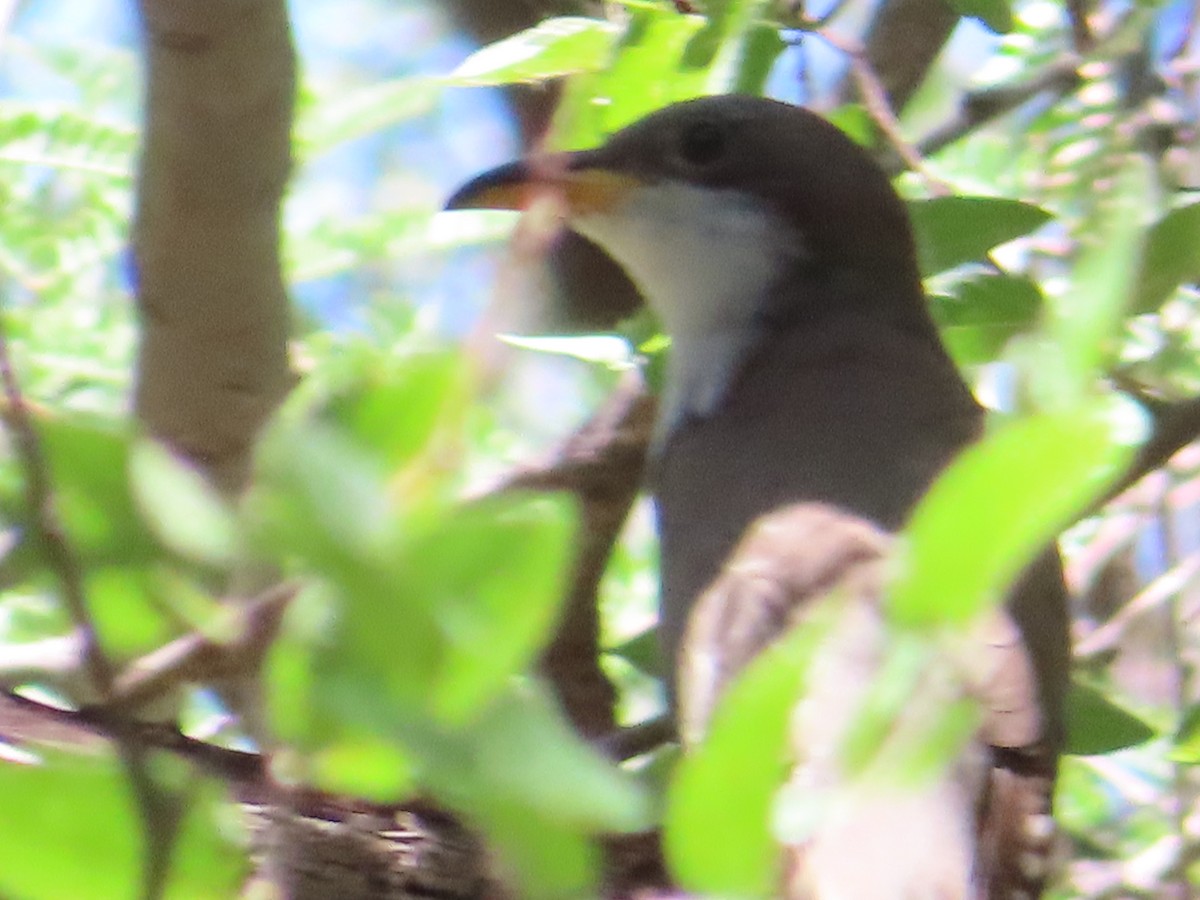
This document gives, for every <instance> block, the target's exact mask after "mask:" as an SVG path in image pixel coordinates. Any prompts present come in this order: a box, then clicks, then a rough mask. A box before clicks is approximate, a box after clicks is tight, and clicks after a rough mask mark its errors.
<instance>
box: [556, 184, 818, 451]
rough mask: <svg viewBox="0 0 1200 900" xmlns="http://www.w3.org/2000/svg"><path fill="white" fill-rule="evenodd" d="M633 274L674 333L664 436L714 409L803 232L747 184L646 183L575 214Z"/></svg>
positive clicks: (799, 249)
mask: <svg viewBox="0 0 1200 900" xmlns="http://www.w3.org/2000/svg"><path fill="white" fill-rule="evenodd" d="M571 226H572V227H573V228H574V229H575V230H576V231H578V232H579V233H580V234H582V235H584V237H587V238H588V239H590V240H592V241H594V242H595V243H597V244H599V245H600V246H601V247H603V248H604V250H605V251H606V252H608V254H609V255H611V256H612V257H613V259H615V260H616V261H617V262H618V263H620V265H621V266H622V268H624V269H625V271H626V273H627V274H628V275H629V277H630V278H631V279H632V280H633V282H634V284H635V285H636V286H637V288H638V290H640V291H641V292H642V295H643V296H644V297H645V298H646V301H647V302H648V303H649V304H650V306H651V308H652V309H653V310H654V311H655V313H656V314H657V315H658V316H659V318H660V319H661V320H662V323H663V328H664V329H665V330H666V332H667V335H668V336H669V337H670V338H671V349H670V351H669V352H670V354H671V356H670V358H669V360H668V363H667V385H666V391H665V395H664V397H663V400H662V406H661V413H660V414H659V420H658V427H657V437H658V439H659V441H660V442H661V441H662V440H663V439H665V438H666V437H667V436H668V435H669V434H670V432H671V431H672V430H673V429H674V428H675V427H676V426H677V425H678V424H679V423H680V422H681V421H682V420H683V419H684V418H685V417H686V416H689V415H694V416H701V417H703V416H707V415H710V414H711V413H712V412H713V411H714V410H715V409H716V408H717V406H718V404H719V403H720V402H721V400H722V398H723V397H724V395H725V392H726V391H727V389H728V388H729V385H730V383H731V381H732V380H733V378H734V376H735V375H736V374H737V372H738V369H739V367H740V365H741V363H742V361H743V360H744V359H745V357H746V354H747V353H748V352H749V351H750V349H751V347H752V346H753V345H754V344H755V342H756V341H757V340H758V337H759V328H760V325H759V316H758V314H759V312H760V309H761V306H762V304H763V303H764V302H765V301H766V298H767V296H768V292H769V291H770V289H771V288H772V286H773V285H774V283H775V281H776V280H777V279H778V278H779V276H780V274H781V273H782V272H784V271H785V270H786V268H787V267H788V266H789V264H790V261H791V260H793V259H795V258H796V257H798V256H801V255H803V254H804V252H805V251H804V246H803V243H802V242H801V240H800V238H799V235H797V234H796V233H795V231H794V230H792V229H791V228H789V227H788V226H787V225H785V224H784V223H783V222H781V221H780V220H779V219H778V217H776V216H774V215H773V214H772V213H771V212H770V211H769V210H767V209H765V208H764V207H763V206H762V204H760V203H758V202H757V201H756V200H755V199H754V198H753V197H751V196H749V195H748V194H743V193H741V192H738V191H732V190H725V191H718V190H711V189H706V188H701V187H696V186H694V185H689V184H685V183H682V182H663V183H660V184H654V185H647V186H645V187H642V188H639V189H637V190H636V191H635V192H634V193H633V195H632V196H631V197H630V199H629V200H628V201H627V202H625V203H623V204H622V205H621V206H619V207H617V208H615V209H612V210H609V211H607V212H604V213H590V214H587V215H582V216H578V217H575V218H573V219H572V221H571Z"/></svg>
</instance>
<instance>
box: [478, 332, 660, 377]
mask: <svg viewBox="0 0 1200 900" xmlns="http://www.w3.org/2000/svg"><path fill="white" fill-rule="evenodd" d="M499 338H500V340H502V341H503V342H504V343H506V344H509V345H511V346H513V347H520V348H521V349H522V350H534V351H537V352H538V353H550V354H557V355H559V356H569V357H571V358H573V359H579V360H583V361H584V362H589V363H599V364H601V365H604V366H607V367H608V368H610V369H628V368H631V367H632V366H633V365H635V363H636V358H637V356H636V354H635V353H634V352H633V348H631V347H630V346H629V342H628V341H627V340H625V338H623V337H620V336H618V335H615V334H581V335H574V334H572V335H551V336H546V337H542V336H525V335H515V334H502V335H499Z"/></svg>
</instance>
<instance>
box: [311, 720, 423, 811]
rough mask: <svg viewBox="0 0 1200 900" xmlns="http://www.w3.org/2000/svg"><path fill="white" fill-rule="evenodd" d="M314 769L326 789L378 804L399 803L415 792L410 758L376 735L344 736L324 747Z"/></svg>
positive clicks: (316, 758) (315, 755) (313, 773)
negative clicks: (401, 799) (397, 801)
mask: <svg viewBox="0 0 1200 900" xmlns="http://www.w3.org/2000/svg"><path fill="white" fill-rule="evenodd" d="M311 772H312V777H313V779H314V780H315V781H316V782H317V784H319V785H320V786H321V788H323V789H324V790H327V791H332V792H334V793H339V794H349V795H350V796H353V797H364V798H366V799H369V800H374V801H376V802H378V803H388V802H395V800H396V798H398V797H403V796H405V795H407V794H409V793H411V792H412V780H413V772H412V766H411V764H410V763H409V760H408V758H407V757H406V756H405V755H404V754H403V753H401V752H400V750H399V749H398V748H397V747H396V746H395V745H393V744H391V743H388V742H385V741H383V740H381V739H379V738H378V737H375V736H362V737H356V738H354V739H349V738H343V739H341V740H337V741H334V742H333V743H331V744H328V745H327V746H325V747H322V748H321V749H320V750H319V751H318V752H317V753H316V754H314V756H313V759H312V763H311Z"/></svg>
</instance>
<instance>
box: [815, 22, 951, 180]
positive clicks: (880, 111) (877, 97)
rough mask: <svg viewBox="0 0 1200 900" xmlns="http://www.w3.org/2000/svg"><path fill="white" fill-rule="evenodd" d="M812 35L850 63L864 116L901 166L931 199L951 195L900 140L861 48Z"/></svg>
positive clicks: (879, 83) (880, 85)
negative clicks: (919, 181) (919, 180)
mask: <svg viewBox="0 0 1200 900" xmlns="http://www.w3.org/2000/svg"><path fill="white" fill-rule="evenodd" d="M814 34H817V35H819V36H820V37H821V39H822V40H824V41H825V42H826V43H827V44H829V46H831V47H833V48H834V49H835V50H840V51H841V52H842V53H844V54H845V55H846V57H847V59H849V60H850V70H851V72H852V73H853V75H854V80H855V83H856V85H857V86H858V92H859V95H860V96H861V97H862V101H863V105H864V106H865V107H866V108H867V113H868V114H869V115H870V116H871V119H872V120H873V121H874V122H875V125H876V127H878V128H879V130H880V131H881V132H882V133H883V136H884V137H885V138H887V141H888V143H889V144H890V145H891V146H892V149H893V150H894V151H895V152H896V154H897V155H898V156H899V157H900V159H902V160H903V161H904V164H905V165H906V166H907V167H908V168H909V169H911V170H912V171H913V172H915V173H917V174H918V175H920V176H921V178H922V180H924V182H925V184H926V186H927V187H928V189H929V192H930V193H931V194H933V195H934V196H946V195H948V194H951V193H953V189H952V188H951V187H950V186H949V185H947V184H946V183H945V182H944V181H942V180H941V179H939V178H937V177H936V176H935V175H934V174H933V173H932V172H930V171H929V167H928V166H927V165H926V163H925V160H924V158H923V157H922V156H921V153H920V152H919V151H918V150H917V148H916V147H914V146H913V145H912V144H911V143H909V141H908V140H907V139H906V138H905V137H904V132H903V130H902V129H901V127H900V120H899V119H897V118H896V114H895V112H893V110H892V107H891V104H890V103H889V102H888V98H887V90H886V88H884V86H883V82H882V81H881V80H880V78H879V76H878V75H877V74H876V72H875V70H874V69H873V68H872V67H871V62H870V60H869V59H868V58H867V52H866V50H865V48H864V47H863V46H862V45H861V44H859V43H857V42H855V41H852V40H850V39H849V38H844V37H840V36H838V35H836V34H834V33H833V32H831V31H829V30H828V29H819V30H817V31H815V32H814Z"/></svg>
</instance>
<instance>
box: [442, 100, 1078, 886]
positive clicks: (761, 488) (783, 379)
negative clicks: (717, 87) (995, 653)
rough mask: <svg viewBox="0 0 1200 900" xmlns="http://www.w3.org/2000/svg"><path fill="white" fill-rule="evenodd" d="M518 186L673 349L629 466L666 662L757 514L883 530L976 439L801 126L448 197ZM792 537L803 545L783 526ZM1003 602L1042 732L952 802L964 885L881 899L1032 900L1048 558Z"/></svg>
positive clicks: (715, 134) (691, 105)
mask: <svg viewBox="0 0 1200 900" xmlns="http://www.w3.org/2000/svg"><path fill="white" fill-rule="evenodd" d="M536 193H554V194H558V195H559V196H560V197H561V200H562V203H563V205H564V208H565V213H564V215H565V217H566V221H567V224H568V225H569V227H571V228H572V229H574V230H575V231H577V232H579V233H581V234H582V235H584V236H585V237H586V238H588V239H590V240H591V241H593V242H595V243H596V244H598V245H599V246H600V247H602V248H603V249H604V250H605V251H606V252H607V253H608V254H609V255H610V256H611V257H612V258H613V259H614V260H616V262H617V263H619V264H620V265H621V266H622V267H623V268H624V270H625V271H626V272H627V273H628V275H629V276H630V278H631V279H632V281H633V282H634V284H635V285H636V286H637V287H638V289H639V291H640V292H641V293H642V295H643V296H644V297H645V299H646V301H647V302H648V303H649V305H650V306H651V307H652V308H653V310H654V311H655V312H656V313H657V315H658V316H659V318H660V319H661V321H662V324H663V328H664V330H665V331H666V333H667V334H668V335H669V337H670V339H671V347H670V350H669V359H668V366H667V377H666V382H665V388H664V396H663V398H662V402H661V405H660V418H659V422H658V427H657V436H656V444H655V447H654V450H653V453H654V458H653V459H652V460H651V464H650V470H649V471H650V473H651V474H650V479H651V484H652V488H653V492H654V496H655V501H656V505H657V511H658V519H659V531H660V539H661V542H662V553H661V560H662V562H661V567H662V610H661V624H660V629H661V632H662V637H663V643H664V645H665V648H666V650H667V651H668V653H669V654H670V658H672V659H674V657H675V655H676V654H677V652H678V650H679V646H680V642H681V641H682V640H683V635H684V631H685V628H687V623H688V617H689V613H690V611H691V610H692V608H693V606H694V605H695V603H696V600H697V598H699V597H701V595H702V594H703V593H704V592H705V590H706V588H708V587H709V585H710V584H713V582H714V579H717V577H718V575H719V574H721V571H722V566H723V564H724V563H725V562H726V560H727V559H728V558H729V557H730V555H731V554H732V553H733V551H734V549H735V547H737V545H738V542H739V540H740V539H741V538H742V536H743V535H744V534H745V533H746V532H747V530H748V529H749V528H750V526H751V524H752V523H754V522H755V520H756V519H758V518H759V517H760V516H763V515H764V514H767V513H771V512H772V511H774V510H778V509H780V508H782V507H785V506H787V505H789V504H796V503H799V502H812V501H817V502H819V503H820V504H827V505H829V506H830V507H833V508H836V509H837V510H839V511H844V512H845V513H849V514H852V517H859V518H861V519H864V520H866V522H868V523H873V525H872V526H867V527H875V526H878V527H880V528H882V529H885V530H888V531H893V530H896V529H898V528H899V527H901V526H902V525H903V524H904V522H905V520H906V518H907V517H908V515H909V513H910V512H911V510H912V508H913V505H914V504H915V502H916V501H917V500H918V498H919V497H920V496H921V495H922V493H923V492H924V491H925V490H926V488H927V487H928V485H929V484H930V482H931V481H932V480H933V478H934V477H935V476H936V475H937V473H938V472H939V471H940V470H941V469H942V467H943V466H945V465H946V463H947V462H948V461H949V460H950V459H951V458H952V457H953V456H954V454H955V453H956V452H957V451H958V450H959V449H961V448H962V447H963V446H964V445H965V444H967V443H969V442H970V441H972V440H974V439H975V438H976V437H977V436H978V435H979V433H980V429H981V424H982V418H983V413H982V410H981V409H980V407H979V406H978V405H977V404H976V402H975V400H974V399H973V397H972V395H971V393H970V391H969V390H968V388H967V387H966V385H965V384H964V382H963V381H962V379H961V377H960V375H959V373H958V372H957V370H956V369H955V367H954V364H953V363H952V362H951V360H950V359H949V357H948V356H947V354H946V352H945V351H944V349H943V347H942V344H941V342H940V339H939V336H938V333H937V330H936V328H935V326H934V324H933V322H932V320H931V319H930V316H929V313H928V311H927V309H926V304H925V299H924V295H923V291H922V286H921V279H920V274H919V272H918V269H917V263H916V254H915V250H914V244H913V238H912V233H911V228H910V225H909V221H908V217H907V214H906V211H905V208H904V205H903V204H902V202H901V201H900V199H899V198H898V197H897V195H896V194H895V192H894V191H893V189H892V187H891V185H890V183H889V181H888V179H887V177H886V175H885V174H884V173H883V172H882V171H881V170H880V169H879V168H878V166H876V165H875V163H874V162H873V161H872V160H871V158H870V157H869V156H868V154H867V153H866V152H864V151H863V150H862V149H861V148H859V147H858V146H857V145H855V144H854V143H853V142H852V141H851V140H849V139H848V138H847V137H846V136H845V135H843V134H842V133H841V132H840V131H839V130H838V129H837V128H835V127H833V126H832V125H830V124H829V123H827V122H825V121H824V120H822V119H821V118H820V117H818V116H816V115H814V114H812V113H809V112H807V111H805V110H802V109H800V108H797V107H793V106H789V105H786V104H782V103H778V102H774V101H770V100H763V99H759V98H751V97H740V96H729V97H711V98H704V99H700V100H695V101H691V102H687V103H681V104H677V105H675V106H671V107H668V108H666V109H664V110H662V111H660V112H657V113H655V114H653V115H651V116H649V117H647V118H645V119H643V120H642V121H640V122H638V123H636V124H634V125H633V126H631V127H629V128H626V129H625V130H623V131H620V132H618V133H617V134H615V135H613V136H612V138H611V139H610V140H609V141H608V142H607V143H606V144H604V145H603V146H602V147H600V148H598V149H595V150H589V151H583V152H576V153H567V154H556V155H548V156H545V157H541V158H534V159H530V160H526V161H521V162H517V163H513V164H510V165H507V166H503V167H501V168H498V169H495V170H493V171H491V172H488V173H486V174H484V175H481V176H479V177H478V178H476V179H474V180H473V181H471V182H470V183H469V184H467V185H466V186H464V187H463V188H462V189H461V190H459V191H458V192H457V193H456V194H455V195H454V197H453V198H451V200H450V202H449V207H450V208H452V209H453V208H466V207H492V208H504V209H515V208H521V207H523V206H524V205H525V204H526V202H527V201H528V199H529V198H530V197H532V196H533V195H534V194H536ZM964 514H966V515H986V514H987V512H986V510H964ZM863 524H864V525H865V524H866V523H863ZM852 530H853V529H852ZM802 531H803V529H801V532H802ZM786 533H787V532H786V530H785V532H784V534H785V535H786ZM795 542H799V545H800V546H799V550H800V552H801V553H803V552H804V542H805V538H804V536H803V534H802V533H797V534H796V535H795ZM785 543H786V542H785ZM792 549H793V550H795V549H796V545H795V544H794V543H793V547H792ZM1009 610H1010V611H1011V614H1012V617H1013V620H1015V622H1016V623H1017V626H1018V628H1019V629H1020V633H1021V635H1022V637H1023V639H1024V643H1025V645H1026V647H1027V649H1028V656H1029V658H1030V659H1031V660H1032V667H1033V673H1034V680H1035V681H1036V684H1037V694H1038V696H1037V698H1036V703H1037V705H1038V707H1039V714H1040V715H1039V719H1038V722H1039V724H1038V731H1040V735H1039V737H1038V739H1037V740H1036V741H1030V742H1029V743H1028V745H1027V746H1019V747H1011V746H1005V743H1006V742H1004V741H996V742H994V745H993V747H992V750H991V752H990V758H989V765H990V766H991V772H992V777H991V778H990V779H985V780H984V781H985V783H984V784H982V785H980V787H979V796H978V797H976V798H975V802H974V805H973V807H972V808H973V810H974V812H973V813H972V814H973V815H974V816H975V817H976V821H975V822H973V823H972V826H973V830H974V832H975V834H974V835H973V838H972V839H973V841H974V842H975V849H974V851H973V852H974V853H975V856H976V859H975V860H974V862H973V872H972V873H971V874H970V876H969V877H970V879H971V880H972V885H973V886H972V887H971V889H970V890H971V893H970V894H967V893H962V894H960V895H956V894H954V893H953V892H951V893H945V892H943V891H942V890H941V889H940V888H936V889H935V888H934V887H933V886H926V889H925V891H924V892H923V889H922V886H921V885H920V884H909V883H906V884H905V885H903V886H899V885H897V886H896V889H895V891H894V892H892V893H891V894H890V895H887V894H885V896H892V897H895V898H907V897H917V896H969V895H971V896H980V897H988V898H1001V897H1014V898H1015V897H1020V896H1026V897H1031V896H1034V895H1035V894H1036V893H1038V892H1039V891H1040V890H1041V883H1042V881H1043V879H1044V874H1045V873H1044V865H1043V863H1044V859H1042V858H1041V857H1042V856H1044V850H1045V846H1046V843H1047V841H1046V835H1045V833H1044V828H1045V823H1046V821H1047V820H1046V818H1045V815H1044V814H1045V813H1046V812H1047V811H1048V808H1049V790H1050V786H1051V785H1052V783H1053V776H1054V771H1055V766H1056V760H1057V754H1058V752H1059V749H1060V747H1061V743H1062V712H1061V707H1062V700H1063V694H1064V691H1065V687H1066V680H1067V668H1068V647H1067V620H1066V607H1065V600H1064V592H1063V587H1062V583H1061V576H1060V574H1059V568H1058V562H1057V558H1056V557H1055V556H1054V555H1053V554H1047V555H1046V556H1045V557H1043V559H1042V560H1040V561H1039V562H1038V563H1037V564H1035V565H1034V566H1033V567H1031V569H1030V570H1029V571H1028V572H1027V573H1026V574H1025V576H1024V577H1023V579H1022V581H1021V583H1020V584H1019V585H1017V587H1016V588H1014V590H1013V592H1012V595H1011V597H1010V602H1009ZM985 737H986V735H985ZM1008 743H1011V742H1008ZM899 877H905V876H899ZM837 890H838V889H837V888H836V887H831V888H830V889H829V890H828V891H826V895H829V896H832V895H833V894H835V893H837ZM965 890H966V889H965V888H964V891H965ZM789 895H794V896H805V894H804V893H803V891H796V892H790V893H789ZM816 896H821V894H819V893H818V894H816ZM847 896H852V895H849V894H847ZM863 900H882V898H874V897H864V898H863Z"/></svg>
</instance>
